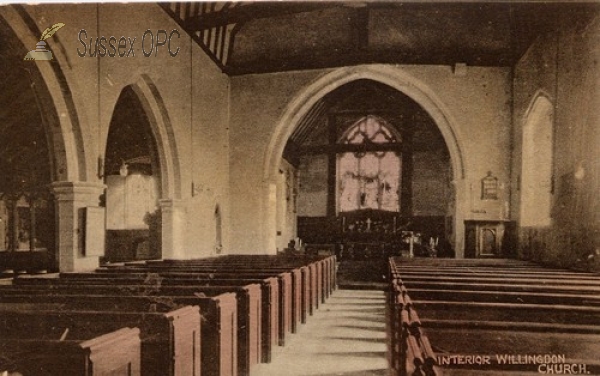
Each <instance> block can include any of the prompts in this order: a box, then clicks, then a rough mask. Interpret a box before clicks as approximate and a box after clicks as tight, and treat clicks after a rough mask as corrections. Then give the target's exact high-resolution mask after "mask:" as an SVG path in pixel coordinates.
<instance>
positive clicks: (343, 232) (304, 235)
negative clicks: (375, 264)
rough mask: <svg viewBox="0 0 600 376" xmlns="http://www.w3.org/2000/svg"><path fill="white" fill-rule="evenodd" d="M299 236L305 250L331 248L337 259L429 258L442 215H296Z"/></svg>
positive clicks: (372, 211) (373, 212)
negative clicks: (429, 246)
mask: <svg viewBox="0 0 600 376" xmlns="http://www.w3.org/2000/svg"><path fill="white" fill-rule="evenodd" d="M298 236H299V237H300V238H301V239H302V241H303V242H304V243H305V245H306V247H307V249H310V250H311V251H314V249H316V248H315V246H313V245H319V247H320V248H326V247H330V249H333V250H335V254H336V255H337V256H338V257H339V258H340V259H358V260H365V259H374V258H387V257H389V256H400V255H403V254H412V255H413V256H425V257H432V256H434V255H433V254H432V253H431V251H430V250H429V249H428V245H429V240H430V239H432V238H434V239H439V238H440V237H443V236H444V217H408V218H407V217H402V216H401V215H400V213H398V212H390V211H385V210H375V209H363V210H356V211H351V212H342V213H339V214H338V215H336V216H335V217H333V216H332V217H298ZM317 248H318V247H317Z"/></svg>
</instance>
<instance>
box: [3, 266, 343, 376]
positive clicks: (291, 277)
mask: <svg viewBox="0 0 600 376" xmlns="http://www.w3.org/2000/svg"><path fill="white" fill-rule="evenodd" d="M335 267H336V266H335V257H334V256H281V255H278V256H267V255H252V256H250V255H248V256H246V255H228V256H220V257H215V258H207V259H198V260H156V261H145V262H132V263H124V264H115V265H108V266H104V267H101V268H98V269H97V270H95V271H94V272H89V273H60V274H58V275H38V276H25V275H23V276H19V277H15V278H14V279H13V280H12V281H11V283H10V284H5V285H0V374H2V373H3V372H7V371H8V372H19V373H20V374H22V375H25V376H28V375H42V374H43V375H61V376H63V375H73V376H75V375H76V376H81V375H86V376H87V375H94V376H99V375H111V376H120V375H127V376H130V375H143V376H153V375H156V376H166V375H171V376H200V375H203V376H205V375H208V376H247V375H250V374H251V370H252V368H253V366H254V365H256V364H258V363H261V362H262V363H268V362H270V361H271V357H272V355H273V350H274V349H275V347H277V346H284V345H285V343H286V340H287V338H288V336H289V334H290V333H295V332H296V331H297V330H298V329H299V326H300V324H302V323H305V322H306V320H307V319H308V318H309V317H310V316H311V315H312V314H313V312H314V311H315V310H316V309H317V308H318V307H319V305H320V304H322V303H324V302H325V300H326V299H327V298H328V297H329V295H330V294H331V293H332V291H333V290H334V289H335V287H336V280H335Z"/></svg>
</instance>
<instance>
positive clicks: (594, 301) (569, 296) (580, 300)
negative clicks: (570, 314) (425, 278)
mask: <svg viewBox="0 0 600 376" xmlns="http://www.w3.org/2000/svg"><path fill="white" fill-rule="evenodd" d="M410 295H411V296H412V297H413V298H414V299H415V300H421V301H456V302H481V303H515V304H516V303H524V304H550V305H554V304H561V305H584V306H595V307H598V306H600V296H598V295H590V294H587V295H586V294H576V293H546V292H527V291H518V292H515V291H485V290H484V291H473V290H455V289H422V288H411V289H410Z"/></svg>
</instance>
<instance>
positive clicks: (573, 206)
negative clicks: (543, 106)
mask: <svg viewBox="0 0 600 376" xmlns="http://www.w3.org/2000/svg"><path fill="white" fill-rule="evenodd" d="M574 16H577V17H580V16H582V15H581V14H566V15H563V16H562V17H561V18H560V19H558V20H557V26H558V29H557V30H558V31H556V32H553V33H549V34H546V35H544V36H543V37H541V38H539V39H538V40H537V41H536V42H535V43H534V45H533V46H532V47H531V48H530V49H529V51H528V52H527V54H526V55H525V56H524V57H523V58H522V59H521V61H520V62H519V63H518V64H517V66H516V68H515V82H514V87H515V102H514V103H515V111H514V115H515V117H514V125H515V131H514V135H515V137H514V140H515V143H514V145H515V148H514V158H513V171H514V173H513V179H512V184H513V186H514V187H515V191H517V194H515V195H514V196H513V206H514V207H515V208H516V209H518V208H519V205H520V202H519V200H520V196H519V194H518V192H519V191H518V190H519V182H520V178H521V176H520V174H523V173H525V172H524V171H521V168H520V166H521V162H522V159H521V155H522V149H521V148H522V132H523V125H524V124H525V122H526V121H527V119H528V115H529V109H530V108H531V107H532V105H533V103H534V102H535V100H536V98H537V97H538V96H544V97H546V98H547V99H549V100H550V101H551V102H552V104H553V108H554V116H553V120H554V124H553V136H554V137H553V138H554V147H553V159H552V161H551V163H552V171H553V177H552V178H553V190H552V198H551V199H552V204H551V207H552V209H551V221H550V222H551V223H550V225H548V226H543V227H524V226H521V227H520V228H519V240H520V253H521V255H522V256H523V257H530V258H533V259H536V260H539V261H542V262H546V263H549V264H553V265H560V266H576V267H580V268H585V269H596V270H598V269H599V265H600V262H599V260H598V258H599V257H600V195H599V194H598V193H599V192H600V162H599V161H600V148H599V147H598V146H599V145H600V132H598V130H600V108H599V107H598V105H597V104H598V103H599V100H600V82H599V81H598V77H600V67H599V66H598V61H600V50H598V45H599V44H600V17H599V15H598V13H596V14H590V13H588V14H587V15H586V16H584V17H583V19H585V21H581V19H580V20H577V19H575V18H571V17H574ZM516 212H517V213H518V210H516Z"/></svg>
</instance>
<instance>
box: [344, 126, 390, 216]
mask: <svg viewBox="0 0 600 376" xmlns="http://www.w3.org/2000/svg"><path fill="white" fill-rule="evenodd" d="M399 142H400V140H399V137H398V136H396V135H395V134H394V133H393V132H392V131H391V129H390V127H389V125H388V124H387V123H386V122H385V120H383V119H381V118H379V117H376V116H366V117H364V118H362V119H360V120H359V121H357V122H356V123H354V124H353V125H352V126H350V128H349V129H348V130H347V131H346V132H345V134H344V136H342V138H341V140H340V143H341V144H347V145H367V144H371V145H384V144H390V143H399ZM381 149H382V150H377V147H370V148H369V150H370V151H361V152H343V153H340V154H338V170H337V176H338V192H339V193H338V204H339V205H338V207H339V211H340V212H348V211H353V210H360V209H379V210H386V211H394V212H398V211H399V210H400V177H401V167H402V160H401V158H400V155H399V154H400V153H399V152H398V151H393V150H389V148H381ZM384 149H388V150H384Z"/></svg>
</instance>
